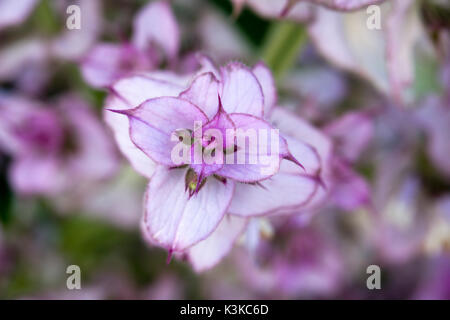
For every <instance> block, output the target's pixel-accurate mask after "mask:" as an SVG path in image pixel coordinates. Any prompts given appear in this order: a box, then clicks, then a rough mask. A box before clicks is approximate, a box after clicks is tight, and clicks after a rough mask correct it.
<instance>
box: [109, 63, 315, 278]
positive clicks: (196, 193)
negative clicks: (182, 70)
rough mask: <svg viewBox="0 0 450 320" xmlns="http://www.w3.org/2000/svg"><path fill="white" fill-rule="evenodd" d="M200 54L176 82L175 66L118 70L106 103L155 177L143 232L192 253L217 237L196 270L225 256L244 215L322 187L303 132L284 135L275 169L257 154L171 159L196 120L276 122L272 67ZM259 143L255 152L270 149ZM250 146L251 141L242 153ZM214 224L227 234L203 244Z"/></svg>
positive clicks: (132, 156) (291, 203) (212, 123)
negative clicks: (132, 72) (197, 66)
mask: <svg viewBox="0 0 450 320" xmlns="http://www.w3.org/2000/svg"><path fill="white" fill-rule="evenodd" d="M201 61H202V65H203V68H202V69H201V71H200V72H198V73H197V74H196V75H195V76H194V77H193V79H192V80H190V82H189V83H190V84H189V85H188V86H186V85H185V86H182V85H180V83H182V82H183V81H182V79H178V83H174V82H173V81H170V80H169V78H170V77H172V78H173V76H172V75H169V74H164V75H161V74H156V75H152V74H151V73H150V74H148V75H136V76H131V77H128V78H123V79H121V80H119V81H118V82H116V83H115V84H114V85H113V86H112V89H113V92H112V95H111V96H110V98H109V100H108V103H107V109H108V110H109V111H106V120H107V122H108V123H109V124H110V126H111V127H112V128H113V130H114V131H115V135H116V140H117V141H118V144H119V146H120V147H121V150H122V152H123V153H124V154H125V155H126V156H127V157H128V159H129V160H130V161H131V163H132V164H133V165H134V167H135V168H136V169H137V170H138V171H140V172H141V173H142V174H144V175H145V176H147V177H150V178H151V179H150V183H149V186H148V189H147V193H146V197H145V214H144V218H143V229H144V233H145V235H146V238H147V239H148V240H149V241H150V242H151V243H154V244H157V245H160V246H162V247H165V248H166V249H168V250H169V252H172V251H173V252H182V251H186V250H187V249H189V248H192V249H191V251H190V252H191V255H190V257H191V260H192V258H193V257H194V256H197V255H196V254H195V252H196V250H195V245H196V244H197V243H199V244H198V245H199V246H200V245H201V246H207V247H209V246H211V248H212V247H215V248H217V247H221V249H220V250H219V249H216V250H219V251H220V252H221V253H218V254H217V255H213V256H207V255H204V254H203V255H199V256H200V257H199V259H203V262H198V265H197V269H198V270H200V269H204V268H206V267H210V266H212V265H214V264H215V263H216V262H217V261H218V260H220V258H221V256H222V255H223V254H225V253H226V251H228V250H229V248H230V243H232V242H234V240H235V239H236V237H237V235H238V234H239V233H240V231H241V230H242V228H243V227H244V225H245V218H248V217H251V216H260V215H267V214H270V213H276V212H279V211H286V210H295V209H298V208H299V207H302V206H305V204H307V203H309V201H310V200H311V198H312V197H313V196H314V194H315V193H316V192H317V189H320V188H321V187H320V176H319V175H320V169H321V158H320V156H319V153H318V152H317V151H316V149H315V148H314V147H312V146H311V145H309V143H308V142H309V141H308V139H309V137H308V136H307V135H305V136H304V137H302V139H298V140H296V139H294V138H291V137H289V136H286V137H285V138H282V137H280V138H279V150H280V152H279V155H278V156H277V157H276V159H274V161H275V162H274V163H273V168H274V170H273V172H270V174H267V173H266V174H263V173H262V171H261V169H262V166H263V165H262V164H261V163H256V164H250V163H249V162H248V161H245V163H243V164H239V163H236V162H234V164H229V163H227V162H225V161H222V162H221V163H219V164H217V163H215V164H213V165H209V164H207V163H206V161H202V162H201V164H199V165H198V164H195V163H192V162H189V163H181V164H180V163H178V164H174V162H173V159H172V154H171V152H172V150H173V148H174V146H176V145H177V144H179V143H180V141H178V139H176V140H175V141H173V140H172V139H171V136H172V134H173V133H174V132H175V133H177V132H179V131H178V130H180V129H185V130H187V132H188V133H189V134H190V135H191V136H189V138H191V137H195V136H196V133H197V129H196V128H194V123H195V122H196V121H201V122H202V124H203V130H204V132H206V131H205V130H207V129H215V130H217V131H219V132H224V131H225V130H226V129H244V130H247V129H258V130H259V129H264V130H269V129H273V127H272V125H271V124H270V123H269V122H267V121H266V120H264V118H265V119H271V117H272V115H273V114H275V111H276V110H277V108H274V107H275V101H276V93H275V90H274V87H273V83H274V82H273V80H272V79H271V75H270V71H269V70H268V69H267V68H266V67H265V66H264V65H262V64H258V65H256V66H255V68H254V69H253V70H250V69H248V68H247V67H245V66H244V65H242V64H240V63H230V64H228V65H227V66H225V67H222V68H220V70H217V69H216V68H215V67H214V66H213V64H212V63H211V62H210V61H209V60H208V59H206V58H204V57H202V58H201ZM162 77H164V79H162ZM185 83H188V81H186V82H185ZM164 93H166V94H164ZM111 111H114V112H111ZM278 117H280V116H278ZM311 130H314V129H311ZM200 139H201V140H199V141H200V143H201V144H202V147H203V148H205V147H208V146H209V145H210V144H211V143H213V144H214V143H216V142H217V141H216V140H211V139H210V137H207V136H200ZM225 140H226V139H225ZM225 140H224V141H223V142H222V144H220V143H219V142H217V143H218V148H217V149H215V150H220V149H223V150H225V151H224V153H223V154H222V157H224V154H226V152H227V148H228V149H229V150H231V152H232V153H236V150H234V149H233V148H231V149H230V148H229V145H227V143H226V141H225ZM195 141H196V140H195V139H194V144H193V145H190V147H191V148H194V147H195ZM231 146H232V147H233V144H231ZM288 146H289V147H288ZM216 147H217V145H216ZM188 148H189V147H188ZM257 150H258V152H259V154H258V155H261V154H262V153H261V152H264V151H263V150H262V149H261V148H258V149H257ZM228 152H229V151H228ZM248 152H249V151H248V150H245V156H246V158H245V159H248V156H249V154H248ZM266 152H267V150H266ZM193 154H194V156H195V152H193ZM264 155H265V154H264ZM189 159H190V158H189ZM222 159H223V158H222ZM283 159H285V160H291V162H289V161H282V160H283ZM296 159H298V161H300V162H301V166H299V163H298V161H297V160H296ZM186 165H187V166H186ZM225 216H226V217H225ZM233 216H238V217H241V218H234V217H233ZM221 221H222V222H221ZM224 224H225V225H224ZM227 225H228V226H227ZM218 226H220V227H218ZM214 230H216V232H217V233H218V234H222V233H228V234H227V236H225V237H220V236H218V235H217V233H216V234H213V235H214V236H211V237H210V238H211V242H214V244H212V243H207V244H206V241H205V243H204V244H203V243H202V242H201V241H202V240H204V239H206V238H208V237H209V236H210V235H211V234H212V233H213V231H214ZM221 230H223V231H221ZM228 230H236V231H232V232H228ZM210 238H208V240H209V239H210ZM214 239H215V240H214ZM222 249H223V250H222ZM210 250H212V249H210ZM197 252H198V251H197ZM188 254H189V252H188ZM205 259H207V260H209V261H208V262H206V261H204V260H205ZM193 264H194V265H196V263H195V262H193ZM202 264H203V265H202Z"/></svg>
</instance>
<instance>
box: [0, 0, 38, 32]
mask: <svg viewBox="0 0 450 320" xmlns="http://www.w3.org/2000/svg"><path fill="white" fill-rule="evenodd" d="M36 3H37V0H21V1H15V0H1V1H0V30H1V29H3V28H6V27H11V26H15V25H18V24H20V23H22V22H24V20H25V19H26V18H27V17H28V16H29V15H30V13H31V11H32V10H33V8H34V6H35V5H36Z"/></svg>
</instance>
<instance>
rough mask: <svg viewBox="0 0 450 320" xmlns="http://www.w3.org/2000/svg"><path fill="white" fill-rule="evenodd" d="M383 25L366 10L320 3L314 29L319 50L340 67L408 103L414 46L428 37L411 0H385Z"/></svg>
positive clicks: (314, 38)
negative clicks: (372, 21)
mask: <svg viewBox="0 0 450 320" xmlns="http://www.w3.org/2000/svg"><path fill="white" fill-rule="evenodd" d="M380 8H381V13H380V14H381V16H382V17H387V18H384V19H381V22H382V25H381V29H380V30H378V29H373V30H371V29H369V28H367V27H366V21H367V18H368V16H367V13H366V12H365V11H364V10H361V11H356V12H351V13H341V12H335V11H332V10H328V9H324V8H318V10H317V11H316V13H317V17H316V19H315V21H314V22H313V23H312V24H311V25H310V27H309V34H310V36H311V37H312V39H313V41H314V44H315V45H316V47H317V48H318V50H319V52H320V53H321V54H322V55H323V56H324V57H325V58H327V59H328V60H329V61H331V62H332V63H334V64H335V65H336V66H338V67H340V68H342V69H345V70H348V71H351V72H354V73H356V74H357V75H359V76H361V77H363V78H365V79H367V80H369V81H370V82H372V83H373V85H374V86H375V87H376V88H377V89H378V90H380V91H381V92H383V93H385V94H387V95H390V96H391V97H394V98H395V99H396V101H397V102H399V103H408V102H410V100H411V93H410V92H409V91H408V90H407V89H408V88H409V86H410V85H411V84H412V81H413V67H414V59H413V58H414V56H413V53H414V49H415V45H416V44H417V42H418V41H419V40H420V39H421V37H422V38H423V36H424V33H423V30H422V29H421V25H420V21H419V19H418V16H417V6H415V2H414V1H411V0H407V1H402V2H401V4H400V2H395V3H393V4H392V5H391V3H390V2H388V1H386V2H384V3H382V4H380Z"/></svg>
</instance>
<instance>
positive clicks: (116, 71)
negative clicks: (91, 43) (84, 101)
mask: <svg viewBox="0 0 450 320" xmlns="http://www.w3.org/2000/svg"><path fill="white" fill-rule="evenodd" d="M151 66H152V61H151V59H150V57H149V56H147V55H145V54H143V53H142V52H140V51H138V50H137V49H135V48H134V47H132V46H131V45H127V44H123V45H116V44H110V43H100V44H98V45H96V46H95V47H94V48H93V49H92V50H91V51H90V52H89V53H88V54H87V55H86V56H85V57H84V58H83V61H82V65H81V71H82V72H83V76H84V78H85V79H86V81H87V82H88V83H89V84H90V85H91V86H94V87H106V86H108V85H111V84H113V83H114V82H115V81H116V80H118V79H119V78H121V77H124V76H127V75H128V73H131V72H133V71H135V70H137V71H141V70H150V69H151Z"/></svg>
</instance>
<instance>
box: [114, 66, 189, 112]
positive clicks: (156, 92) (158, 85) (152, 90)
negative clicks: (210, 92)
mask: <svg viewBox="0 0 450 320" xmlns="http://www.w3.org/2000/svg"><path fill="white" fill-rule="evenodd" d="M183 89H184V87H183V86H181V85H179V84H176V83H174V82H170V81H167V80H161V79H157V78H155V77H152V76H151V75H146V74H139V75H134V76H130V77H126V78H122V79H120V80H119V81H117V82H116V83H114V84H113V85H112V86H111V90H112V91H113V93H114V94H116V95H117V96H119V97H120V98H121V99H122V100H123V102H124V103H122V105H126V107H124V109H125V108H127V109H130V108H134V107H137V106H138V105H140V104H141V103H142V102H144V101H146V100H148V99H152V98H156V97H164V96H173V97H175V96H177V95H178V94H180V93H181V92H182V91H183ZM108 107H115V106H108Z"/></svg>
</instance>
